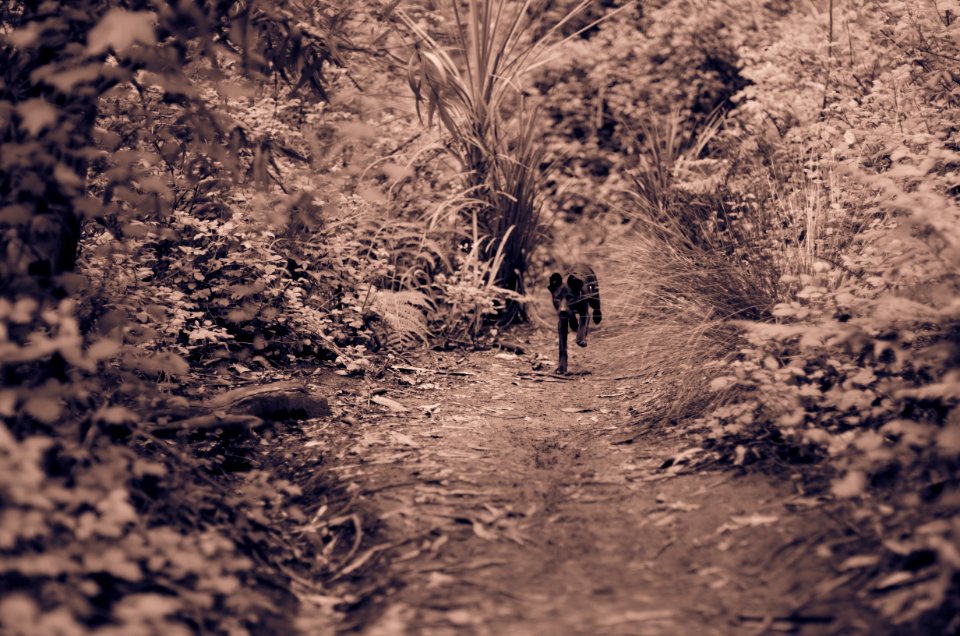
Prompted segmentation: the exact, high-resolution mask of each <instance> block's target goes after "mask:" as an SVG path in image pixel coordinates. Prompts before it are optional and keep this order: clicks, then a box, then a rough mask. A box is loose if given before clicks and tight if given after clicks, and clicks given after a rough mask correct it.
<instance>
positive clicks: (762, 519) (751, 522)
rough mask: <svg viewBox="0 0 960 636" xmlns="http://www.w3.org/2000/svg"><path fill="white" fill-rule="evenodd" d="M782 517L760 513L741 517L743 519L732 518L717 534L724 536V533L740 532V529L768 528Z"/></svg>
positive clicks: (718, 529)
mask: <svg viewBox="0 0 960 636" xmlns="http://www.w3.org/2000/svg"><path fill="white" fill-rule="evenodd" d="M779 519H780V517H778V516H777V515H761V514H759V513H753V514H752V515H747V516H741V517H731V518H730V522H729V523H725V524H723V525H722V526H720V527H719V528H717V532H716V534H723V533H724V532H729V531H731V530H739V529H740V528H756V527H757V526H768V525H770V524H771V523H776V522H777V521H778V520H779Z"/></svg>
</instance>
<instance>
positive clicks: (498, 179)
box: [397, 0, 589, 323]
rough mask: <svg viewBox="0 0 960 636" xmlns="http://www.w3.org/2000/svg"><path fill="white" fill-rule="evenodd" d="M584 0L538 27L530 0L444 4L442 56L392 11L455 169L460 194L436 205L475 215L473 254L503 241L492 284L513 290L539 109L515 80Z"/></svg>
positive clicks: (539, 147)
mask: <svg viewBox="0 0 960 636" xmlns="http://www.w3.org/2000/svg"><path fill="white" fill-rule="evenodd" d="M588 5H589V2H587V1H585V2H581V3H580V4H578V5H577V6H576V7H574V8H573V9H572V10H571V11H570V12H569V13H567V14H566V15H565V16H564V17H562V18H561V19H560V20H559V21H558V22H557V23H556V24H554V25H553V26H551V27H550V28H548V29H542V28H540V26H541V25H539V24H538V22H539V19H538V18H537V17H535V16H537V15H538V14H539V13H540V12H537V11H531V10H530V9H531V3H530V2H529V1H528V2H511V1H509V0H468V1H467V2H466V7H465V9H464V7H463V6H462V3H460V2H455V1H454V2H451V3H450V6H451V9H452V13H453V18H454V19H453V21H452V24H451V26H450V28H449V31H448V32H447V33H445V34H444V35H443V39H445V40H448V41H450V42H452V43H453V46H452V50H451V52H450V53H448V52H447V50H446V49H445V48H444V46H443V45H441V43H440V42H438V41H437V39H434V37H433V36H431V35H430V34H429V33H428V32H427V31H426V30H425V29H424V28H423V27H421V26H420V25H419V24H418V23H417V22H415V21H414V20H413V19H411V18H410V17H409V16H408V15H407V14H405V13H404V12H403V11H397V15H398V17H399V20H400V22H401V24H402V25H403V27H404V28H405V29H406V30H407V31H408V33H409V34H410V35H412V37H413V38H414V40H415V45H414V52H413V54H412V56H411V58H410V62H409V66H408V71H409V80H410V87H411V89H412V90H413V93H414V97H415V99H416V104H417V111H418V113H419V114H421V115H422V112H421V107H425V108H426V119H427V125H428V126H430V125H432V123H433V119H434V116H436V117H437V118H438V119H439V122H440V124H441V125H442V127H443V129H444V130H445V131H446V135H447V137H448V139H447V140H446V146H447V148H448V149H449V151H450V152H451V153H452V155H453V156H454V157H455V159H456V160H457V162H458V164H459V167H460V170H461V176H462V181H463V183H462V186H463V187H462V189H461V191H460V192H459V193H458V194H456V195H455V198H457V199H460V200H459V201H456V202H448V203H451V204H449V205H445V206H444V207H447V208H449V209H453V210H457V211H458V214H459V216H460V218H461V220H462V221H461V222H462V223H463V224H464V225H466V224H472V223H473V222H474V221H475V222H476V224H477V227H478V229H479V232H480V235H481V236H482V237H483V238H484V240H483V243H482V245H481V246H480V249H479V257H480V259H481V260H483V261H485V262H489V261H492V260H493V259H494V258H495V256H496V254H497V251H498V250H500V249H501V247H502V260H501V262H500V264H499V266H498V267H497V268H496V270H495V271H494V272H493V275H494V281H493V282H494V284H495V285H496V286H497V287H501V288H504V289H507V290H509V291H512V292H515V293H516V294H521V295H522V294H523V293H524V289H525V287H524V277H525V274H526V271H527V267H528V265H529V261H530V255H531V253H532V252H533V250H534V248H535V247H536V246H537V243H538V241H539V240H540V237H541V235H542V218H541V214H540V207H541V206H540V196H539V195H540V192H541V191H542V187H541V185H542V183H543V177H544V170H543V168H544V166H543V165H542V164H543V163H544V161H545V160H544V156H545V148H544V145H543V143H542V140H541V139H540V137H539V136H538V131H539V129H540V121H539V117H538V111H537V109H536V108H535V107H533V106H531V105H530V104H528V103H527V101H526V100H525V99H524V97H523V87H524V83H525V81H526V77H527V75H528V73H529V72H530V71H531V70H532V69H534V68H535V67H536V66H538V65H539V64H540V63H541V62H542V60H543V57H544V54H545V53H546V52H547V51H548V50H549V49H550V48H551V47H552V46H554V45H556V44H557V43H559V42H562V41H563V38H559V37H557V33H558V31H559V30H560V29H562V27H563V26H564V25H565V24H567V23H568V22H569V21H570V20H571V19H572V18H573V17H574V16H576V15H578V14H579V13H581V12H582V11H583V10H584V9H585V8H586V7H587V6H588ZM531 16H534V17H531ZM438 37H440V36H438ZM568 37H569V36H568ZM455 58H456V59H455ZM520 297H522V296H520ZM525 318H526V310H525V307H524V305H523V303H522V302H520V301H517V300H516V299H513V300H511V301H510V302H508V303H507V305H506V308H505V309H504V311H502V312H501V316H500V319H501V321H502V322H504V323H509V322H511V321H514V320H518V319H525Z"/></svg>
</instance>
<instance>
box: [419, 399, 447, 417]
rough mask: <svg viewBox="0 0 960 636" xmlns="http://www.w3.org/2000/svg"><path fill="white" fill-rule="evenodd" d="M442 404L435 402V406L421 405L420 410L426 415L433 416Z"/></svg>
mask: <svg viewBox="0 0 960 636" xmlns="http://www.w3.org/2000/svg"><path fill="white" fill-rule="evenodd" d="M441 404H442V402H437V403H436V404H421V405H420V410H421V411H424V412H425V413H426V414H427V415H433V414H434V413H435V412H436V411H437V410H438V409H439V408H440V405H441Z"/></svg>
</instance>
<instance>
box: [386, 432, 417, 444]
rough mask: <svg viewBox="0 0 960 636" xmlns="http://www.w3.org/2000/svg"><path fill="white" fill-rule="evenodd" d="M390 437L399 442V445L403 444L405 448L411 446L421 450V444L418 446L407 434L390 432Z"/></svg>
mask: <svg viewBox="0 0 960 636" xmlns="http://www.w3.org/2000/svg"><path fill="white" fill-rule="evenodd" d="M390 437H392V438H393V441H395V442H397V443H398V444H403V445H404V446H410V447H412V448H420V444H417V443H416V442H415V441H413V438H412V437H410V436H409V435H407V434H406V433H399V432H397V431H390Z"/></svg>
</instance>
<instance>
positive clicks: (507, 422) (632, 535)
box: [331, 335, 866, 636]
mask: <svg viewBox="0 0 960 636" xmlns="http://www.w3.org/2000/svg"><path fill="white" fill-rule="evenodd" d="M529 344H530V346H531V350H532V351H539V352H543V353H549V354H550V355H551V357H552V354H553V353H554V352H553V349H552V348H551V344H553V343H551V342H550V341H548V340H546V339H545V337H543V336H534V338H533V341H532V342H531V343H529ZM554 347H555V345H554ZM611 353H612V352H611V351H609V346H608V345H605V344H604V341H603V337H602V335H600V336H599V337H597V336H596V335H595V336H594V339H593V341H592V342H591V347H590V348H588V349H587V350H580V349H578V350H577V351H575V352H574V353H573V357H572V359H571V370H573V371H576V370H577V369H584V368H592V369H597V370H599V369H602V368H603V365H602V361H603V360H604V358H605V357H606V356H608V355H610V354H611ZM449 362H450V357H449V356H444V355H441V354H435V353H431V354H428V355H426V356H425V357H424V358H423V359H421V360H420V361H418V364H419V365H420V366H421V367H422V368H423V369H425V371H423V372H419V373H417V374H415V375H414V374H409V373H408V374H405V375H403V376H402V377H403V382H404V384H405V385H397V386H394V387H391V388H390V389H389V391H388V396H389V397H390V398H391V399H394V400H397V401H399V402H401V403H402V404H403V405H404V406H406V407H407V408H409V409H410V411H408V412H400V413H391V412H389V411H387V410H386V409H383V410H384V412H383V413H371V412H370V411H369V410H367V411H366V414H365V415H363V416H362V417H361V418H360V421H359V422H358V423H357V425H356V426H355V427H354V428H353V430H352V431H351V433H350V436H351V442H350V445H349V446H348V447H346V448H344V449H343V450H342V451H341V452H340V453H339V456H338V458H337V460H336V461H335V462H334V464H333V465H332V466H331V470H333V471H335V472H336V473H337V474H338V476H339V478H340V479H341V480H342V481H343V482H344V483H348V484H351V486H350V487H351V488H352V489H353V490H355V491H356V492H357V493H358V496H357V501H358V504H359V505H360V506H361V507H362V508H363V509H364V510H365V511H366V514H367V517H368V518H370V519H372V520H374V521H375V522H376V524H377V525H378V531H377V533H376V538H375V545H372V546H371V548H372V550H371V551H370V552H369V555H370V558H369V559H368V560H367V566H366V567H365V568H360V569H358V570H357V571H356V573H355V575H354V578H355V579H356V580H355V581H352V582H349V583H348V584H347V585H346V588H345V590H344V594H347V595H349V590H350V589H351V586H353V587H354V588H355V587H356V585H357V583H359V584H360V585H361V586H363V587H365V588H366V589H369V587H370V586H371V585H374V586H375V587H377V589H378V593H377V594H376V595H375V596H376V599H377V600H376V602H375V604H374V609H373V611H368V612H367V613H366V614H363V615H362V616H361V617H359V618H357V617H355V618H357V620H358V621H359V623H360V624H359V626H358V627H357V631H359V632H361V633H364V634H370V635H374V636H380V635H387V634H430V635H434V634H436V635H441V634H463V633H468V634H518V635H519V634H687V633H689V634H692V633H697V634H732V633H744V632H754V633H762V632H763V631H764V630H766V629H768V628H770V627H771V626H777V625H779V626H780V627H799V628H802V632H801V633H833V631H835V630H836V629H837V625H838V624H839V623H837V622H836V621H833V622H828V623H824V622H821V619H822V617H821V616H819V615H805V616H802V617H799V619H800V620H799V622H798V621H797V620H796V619H798V617H797V616H796V615H793V616H791V612H792V610H793V609H794V608H795V607H796V606H797V605H798V604H799V602H800V601H802V600H803V599H804V598H805V597H806V596H807V595H808V594H809V592H810V590H811V589H812V588H814V587H815V585H816V584H817V583H818V582H819V581H821V580H826V579H829V578H831V577H832V576H834V574H833V573H832V572H831V571H830V569H829V566H828V564H827V563H826V562H823V561H817V560H816V559H815V557H812V556H810V555H808V554H806V553H805V552H804V550H805V548H809V545H808V543H807V538H808V536H810V535H811V534H813V533H814V530H815V526H816V525H817V524H822V519H818V518H817V516H816V513H815V511H810V510H805V509H803V508H802V507H798V506H795V505H792V504H791V502H792V501H793V500H795V499H796V498H797V497H796V496H795V495H794V493H792V492H789V491H788V488H787V485H785V484H784V485H774V484H773V483H772V482H770V481H768V480H767V479H765V478H763V477H758V476H753V477H742V478H734V477H733V476H732V475H730V474H722V473H707V474H694V475H677V474H675V473H674V472H671V471H670V470H669V469H668V470H661V469H660V468H659V467H660V466H661V465H662V464H663V463H664V461H665V460H666V459H668V458H671V457H674V456H675V455H676V454H677V453H678V452H679V451H680V450H681V449H682V448H683V446H684V439H683V435H682V432H672V431H668V430H663V429H662V428H658V427H656V426H654V427H648V428H647V429H645V430H646V431H647V432H645V433H643V434H642V435H640V436H639V437H637V439H636V440H635V441H634V442H633V443H632V444H623V443H617V442H621V441H623V440H624V439H626V438H627V437H628V436H624V435H623V433H624V431H629V430H633V429H634V428H635V427H636V425H637V423H636V421H635V416H634V415H633V413H632V412H631V411H630V409H629V407H630V406H631V405H633V406H635V407H636V406H637V405H638V404H643V403H644V401H645V400H656V399H658V398H657V390H656V385H655V383H653V384H650V383H647V384H643V383H642V382H635V381H623V380H616V379H610V378H609V377H604V376H602V375H600V374H599V373H597V374H596V375H581V376H571V378H570V379H567V380H557V379H555V378H551V377H549V376H547V375H531V374H530V369H531V363H535V362H536V359H535V356H532V355H528V356H526V357H516V356H511V355H507V354H497V353H496V352H492V351H488V352H476V353H470V354H467V355H466V356H465V357H464V358H462V359H461V360H460V361H459V363H458V364H456V365H455V366H456V369H457V370H459V371H463V372H469V373H473V374H474V375H469V376H456V375H448V374H444V373H438V372H437V371H443V370H444V369H443V365H445V364H449ZM549 363H552V360H550V361H549V362H548V364H549ZM638 387H639V388H638ZM600 396H607V397H600ZM610 396H615V397H610ZM362 397H363V396H362V395H360V396H359V398H360V399H362ZM369 406H370V408H374V409H381V408H382V407H378V406H376V405H372V404H371V405H369ZM348 580H349V577H348ZM371 581H375V582H374V583H371ZM358 616H360V615H358ZM785 617H789V618H790V619H791V620H789V621H787V622H783V621H784V618H785ZM778 619H779V620H780V621H781V622H780V623H777V622H776V621H777V620H778ZM857 620H858V619H854V620H853V622H852V623H851V622H849V621H847V622H846V623H843V625H844V630H843V631H844V633H851V631H853V632H856V631H857V628H858V627H863V628H864V629H866V624H865V623H862V622H860V623H858V622H857Z"/></svg>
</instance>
